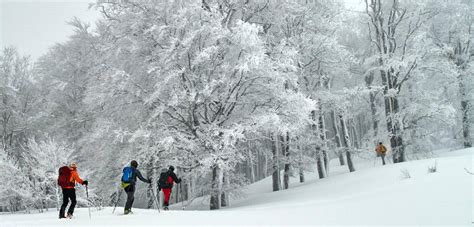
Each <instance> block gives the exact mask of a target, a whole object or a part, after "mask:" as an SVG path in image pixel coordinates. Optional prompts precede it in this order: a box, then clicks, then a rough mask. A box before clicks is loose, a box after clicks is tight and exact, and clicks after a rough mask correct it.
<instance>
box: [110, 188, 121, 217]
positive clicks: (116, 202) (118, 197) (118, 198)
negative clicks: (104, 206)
mask: <svg viewBox="0 0 474 227" xmlns="http://www.w3.org/2000/svg"><path fill="white" fill-rule="evenodd" d="M119 190H120V189H119ZM121 196H122V190H120V191H119V193H118V196H117V201H115V205H114V209H113V210H112V214H113V213H114V212H115V208H116V207H117V204H118V203H119V201H120V197H121Z"/></svg>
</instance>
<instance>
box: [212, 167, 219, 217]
mask: <svg viewBox="0 0 474 227" xmlns="http://www.w3.org/2000/svg"><path fill="white" fill-rule="evenodd" d="M219 197H220V193H219V167H218V166H217V165H214V166H213V167H212V182H211V201H210V209H211V210H217V209H220V208H221V207H220V205H221V204H220V198H219Z"/></svg>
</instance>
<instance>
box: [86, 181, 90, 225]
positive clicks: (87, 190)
mask: <svg viewBox="0 0 474 227" xmlns="http://www.w3.org/2000/svg"><path fill="white" fill-rule="evenodd" d="M86 197H87V202H88V203H89V204H88V206H87V209H88V210H89V219H91V204H90V202H91V201H90V200H89V189H88V187H87V184H86Z"/></svg>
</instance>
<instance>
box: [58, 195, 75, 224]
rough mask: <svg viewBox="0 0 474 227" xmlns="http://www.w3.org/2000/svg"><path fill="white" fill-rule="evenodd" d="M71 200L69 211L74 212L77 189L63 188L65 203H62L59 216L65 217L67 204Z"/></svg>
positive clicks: (69, 212)
mask: <svg viewBox="0 0 474 227" xmlns="http://www.w3.org/2000/svg"><path fill="white" fill-rule="evenodd" d="M69 200H71V206H69V209H68V211H67V213H68V214H73V213H74V207H76V203H77V201H76V189H74V188H63V204H62V205H61V209H60V210H59V217H60V218H63V217H64V211H65V210H66V207H67V204H68V203H69Z"/></svg>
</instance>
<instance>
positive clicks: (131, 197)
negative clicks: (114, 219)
mask: <svg viewBox="0 0 474 227" xmlns="http://www.w3.org/2000/svg"><path fill="white" fill-rule="evenodd" d="M124 190H125V193H127V202H126V203H125V210H131V209H132V205H133V200H135V195H134V194H135V185H133V184H130V185H129V186H127V187H126V188H124Z"/></svg>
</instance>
